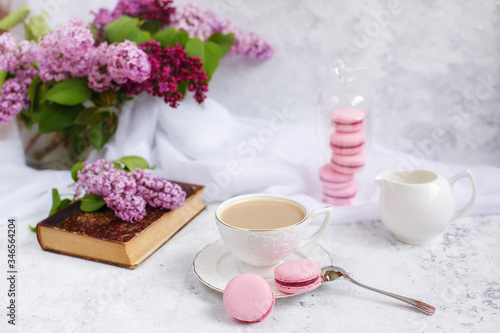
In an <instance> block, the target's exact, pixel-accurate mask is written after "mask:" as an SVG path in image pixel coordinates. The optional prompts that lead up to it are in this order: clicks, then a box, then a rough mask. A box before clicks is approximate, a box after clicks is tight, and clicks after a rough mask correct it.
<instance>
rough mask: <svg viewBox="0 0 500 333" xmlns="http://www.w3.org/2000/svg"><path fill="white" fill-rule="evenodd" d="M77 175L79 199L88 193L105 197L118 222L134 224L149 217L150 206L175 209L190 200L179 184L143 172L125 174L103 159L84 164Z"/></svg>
mask: <svg viewBox="0 0 500 333" xmlns="http://www.w3.org/2000/svg"><path fill="white" fill-rule="evenodd" d="M77 175H78V181H77V182H76V183H75V192H76V195H77V196H80V195H81V194H82V192H86V193H88V194H95V195H98V196H100V197H102V198H103V199H104V201H105V202H106V205H107V206H108V207H109V208H110V209H112V210H114V212H115V215H116V216H117V217H118V218H120V219H122V220H124V221H127V222H130V223H134V222H138V221H141V220H142V219H143V218H144V216H146V214H147V213H146V204H148V205H150V206H152V207H159V208H162V209H175V208H178V207H181V206H182V205H184V203H185V199H186V193H185V192H184V191H182V189H181V187H180V186H179V185H177V184H172V183H170V182H169V181H167V180H164V179H160V178H157V177H156V176H154V175H153V174H151V173H148V172H146V171H144V170H140V169H136V170H134V171H133V172H125V171H124V170H121V169H117V168H115V166H114V164H113V163H111V162H106V161H104V160H103V159H101V160H98V161H96V162H94V163H88V162H83V169H82V170H80V171H78V173H77Z"/></svg>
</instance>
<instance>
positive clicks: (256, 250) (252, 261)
mask: <svg viewBox="0 0 500 333" xmlns="http://www.w3.org/2000/svg"><path fill="white" fill-rule="evenodd" d="M252 200H273V201H282V202H286V203H289V204H292V205H294V206H295V207H297V208H299V209H300V210H301V211H302V212H303V213H304V218H303V219H302V220H300V221H299V222H296V223H294V224H291V225H289V226H286V227H282V228H270V229H245V228H243V227H235V226H232V225H230V224H228V223H226V222H224V221H223V220H221V217H220V216H221V212H223V211H224V210H225V209H226V208H228V207H229V206H231V205H234V204H236V203H240V202H245V201H252ZM321 214H325V219H324V221H323V224H322V226H321V227H320V228H319V230H318V231H316V232H315V233H314V234H312V235H311V236H309V237H307V238H304V237H305V235H306V230H307V227H308V226H309V224H310V222H311V221H312V220H314V218H315V217H316V216H318V215H321ZM330 217H331V207H329V206H327V207H322V208H316V209H314V210H312V211H311V213H310V214H309V213H308V211H307V209H306V207H304V205H302V204H301V203H299V202H297V201H295V200H292V199H289V198H286V197H282V196H278V195H270V194H248V195H242V196H238V197H234V198H232V199H229V200H226V201H224V202H223V203H222V204H221V205H220V206H219V207H218V208H217V211H216V212H215V220H216V223H217V228H218V230H219V234H220V236H221V238H222V241H223V242H224V244H225V245H226V246H227V247H228V248H229V250H230V251H231V252H232V253H233V254H234V255H235V256H236V257H237V258H238V259H240V264H239V268H240V270H241V271H242V272H244V273H255V274H259V275H261V276H264V277H272V276H273V271H274V268H275V267H276V266H277V265H278V264H280V263H281V262H282V261H283V259H285V258H286V257H287V256H288V255H290V254H291V253H292V252H293V251H295V250H296V249H297V248H299V247H304V246H307V245H309V244H312V243H314V242H315V241H316V240H317V239H318V238H319V237H320V236H321V235H322V234H323V233H324V232H325V231H326V229H327V227H328V225H329V224H330ZM292 223H293V222H292Z"/></svg>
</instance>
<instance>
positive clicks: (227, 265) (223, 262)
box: [193, 240, 333, 298]
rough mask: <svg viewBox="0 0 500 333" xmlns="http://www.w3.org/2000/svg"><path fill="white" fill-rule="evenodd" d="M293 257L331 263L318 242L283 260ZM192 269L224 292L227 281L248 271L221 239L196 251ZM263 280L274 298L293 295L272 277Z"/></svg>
mask: <svg viewBox="0 0 500 333" xmlns="http://www.w3.org/2000/svg"><path fill="white" fill-rule="evenodd" d="M294 259H311V260H314V261H316V262H318V263H319V264H320V265H321V266H328V265H332V264H333V263H332V259H331V257H330V254H329V253H328V252H327V251H326V250H325V249H324V248H323V247H321V246H320V245H318V244H311V245H308V246H305V247H303V248H300V249H297V250H296V251H295V252H293V253H292V254H290V255H289V256H288V257H287V258H285V262H286V261H289V260H294ZM193 269H194V272H195V274H196V276H197V277H198V279H199V280H200V281H201V282H202V283H203V284H205V285H206V286H208V287H210V288H212V289H214V290H216V291H219V292H224V289H225V288H226V286H227V284H228V283H229V281H230V280H231V279H232V278H234V277H235V276H237V275H240V274H243V273H248V272H242V271H241V270H240V268H239V260H238V259H237V258H236V257H235V256H234V255H233V254H232V253H231V252H230V251H229V249H228V248H227V247H226V246H225V245H224V243H223V242H222V241H221V240H218V241H216V242H214V243H212V244H209V245H207V246H206V247H205V248H204V249H202V250H201V251H200V252H198V254H197V255H196V257H195V259H194V261H193ZM264 280H265V281H266V282H267V283H268V284H269V286H270V287H271V289H272V291H273V293H274V295H275V297H276V298H282V297H290V296H293V295H294V294H290V293H284V292H281V291H279V290H278V289H277V288H276V285H275V284H274V277H266V278H264Z"/></svg>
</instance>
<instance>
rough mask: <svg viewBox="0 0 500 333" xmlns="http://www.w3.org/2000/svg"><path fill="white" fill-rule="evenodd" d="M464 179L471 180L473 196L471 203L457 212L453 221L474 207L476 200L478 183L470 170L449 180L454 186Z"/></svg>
mask: <svg viewBox="0 0 500 333" xmlns="http://www.w3.org/2000/svg"><path fill="white" fill-rule="evenodd" d="M463 177H468V178H469V179H470V182H471V184H472V196H471V198H470V200H469V202H468V203H467V204H466V205H465V206H464V207H463V208H461V209H459V210H457V211H455V215H453V219H452V220H455V219H457V218H459V217H460V216H462V215H463V214H464V213H465V212H466V211H467V210H468V209H469V208H470V207H471V206H472V204H473V203H474V200H475V199H476V181H475V180H474V177H472V172H471V171H470V170H469V169H467V170H464V171H462V172H460V173H458V174H456V175H455V176H453V177H451V178H450V179H448V183H450V186H453V185H454V184H455V182H456V181H457V180H459V179H460V178H463Z"/></svg>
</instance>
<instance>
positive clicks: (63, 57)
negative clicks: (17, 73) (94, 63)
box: [38, 19, 94, 81]
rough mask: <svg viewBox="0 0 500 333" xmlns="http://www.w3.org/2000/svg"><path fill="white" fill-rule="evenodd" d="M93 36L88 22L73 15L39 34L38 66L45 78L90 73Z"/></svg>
mask: <svg viewBox="0 0 500 333" xmlns="http://www.w3.org/2000/svg"><path fill="white" fill-rule="evenodd" d="M93 45H94V38H93V37H92V33H91V32H90V30H89V29H88V24H87V23H85V22H84V21H83V20H81V19H72V20H70V21H69V22H68V23H66V24H64V25H63V26H61V27H59V28H57V29H55V30H53V31H51V32H49V33H48V34H47V35H45V36H43V37H41V38H40V41H39V52H38V67H39V69H40V77H41V79H42V80H43V81H50V80H55V81H61V80H64V79H67V78H68V77H70V76H87V74H88V71H89V68H90V62H91V59H90V56H91V53H92V49H93Z"/></svg>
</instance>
